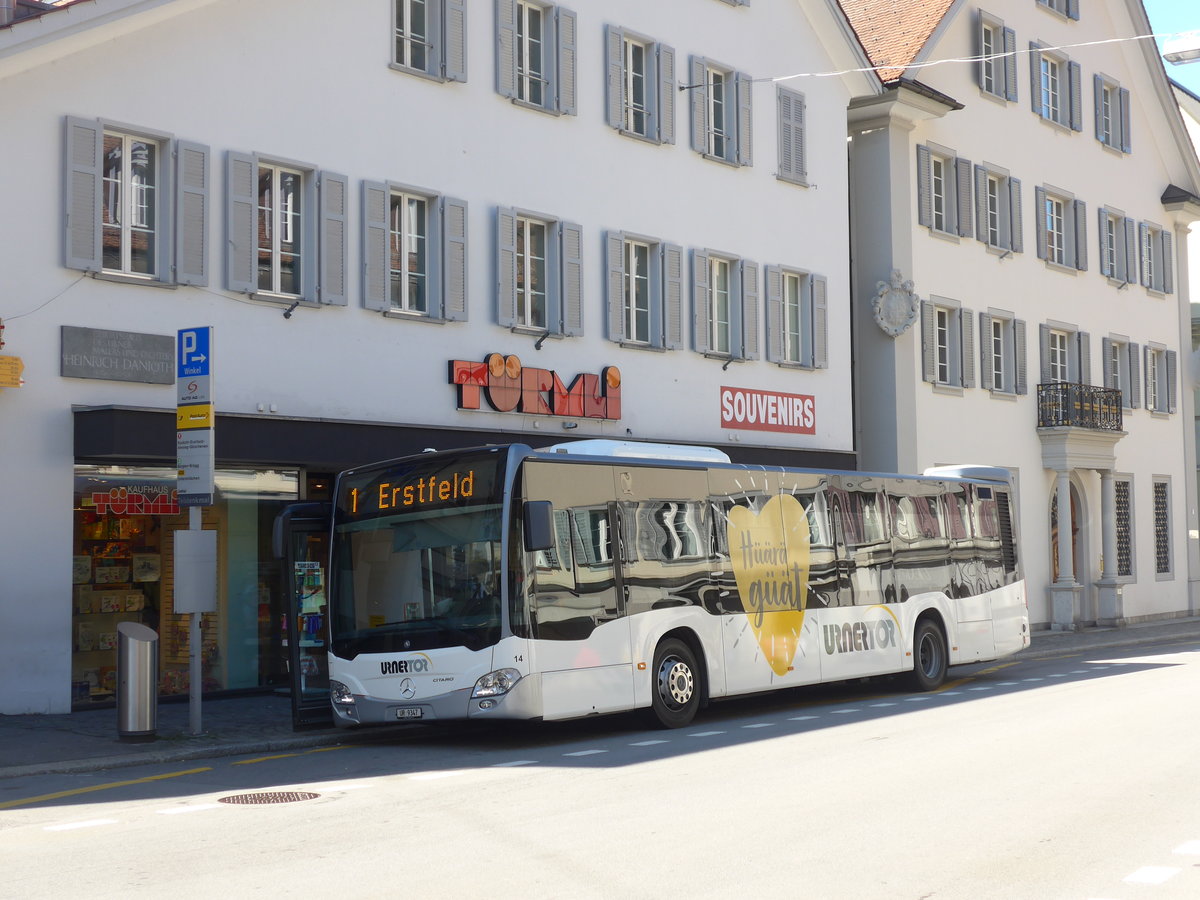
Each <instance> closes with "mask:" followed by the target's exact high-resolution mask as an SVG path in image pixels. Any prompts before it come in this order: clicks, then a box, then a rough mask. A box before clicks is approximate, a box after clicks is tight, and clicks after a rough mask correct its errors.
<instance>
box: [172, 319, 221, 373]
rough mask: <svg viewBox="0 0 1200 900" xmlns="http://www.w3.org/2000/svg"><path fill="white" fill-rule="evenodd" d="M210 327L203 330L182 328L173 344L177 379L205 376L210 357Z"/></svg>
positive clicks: (207, 371)
mask: <svg viewBox="0 0 1200 900" xmlns="http://www.w3.org/2000/svg"><path fill="white" fill-rule="evenodd" d="M211 346H212V326H211V325H209V326H206V327H204V328H182V329H180V331H179V334H178V337H177V339H176V343H175V364H176V373H175V375H176V377H177V378H196V377H198V376H207V375H208V374H209V366H210V364H211V361H212V355H211V353H210V352H209V349H210V348H211Z"/></svg>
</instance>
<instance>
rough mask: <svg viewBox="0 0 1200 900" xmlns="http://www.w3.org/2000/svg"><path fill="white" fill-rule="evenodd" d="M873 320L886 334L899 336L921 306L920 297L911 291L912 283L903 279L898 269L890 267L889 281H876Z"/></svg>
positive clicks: (913, 320)
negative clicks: (890, 278) (890, 277)
mask: <svg viewBox="0 0 1200 900" xmlns="http://www.w3.org/2000/svg"><path fill="white" fill-rule="evenodd" d="M877 284H878V289H877V290H876V292H875V300H874V301H873V303H872V306H873V307H874V309H875V321H876V323H877V324H878V325H879V327H880V328H882V329H883V330H884V332H885V333H886V334H890V335H891V336H892V337H899V336H900V335H902V334H904V332H905V331H907V330H908V327H909V326H910V325H912V323H913V322H915V321H917V315H918V313H919V312H920V308H921V298H920V297H918V296H917V295H916V293H915V292H914V291H913V283H912V282H911V281H905V280H904V276H903V275H901V274H900V270H899V269H892V280H891V282H887V281H880V282H877Z"/></svg>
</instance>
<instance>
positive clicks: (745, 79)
mask: <svg viewBox="0 0 1200 900" xmlns="http://www.w3.org/2000/svg"><path fill="white" fill-rule="evenodd" d="M688 72H689V76H690V80H689V83H688V89H689V91H688V92H689V95H690V103H689V106H690V110H691V141H692V149H693V150H695V151H696V152H697V153H699V154H700V155H701V156H703V157H704V158H705V159H711V160H713V161H714V162H720V163H724V164H725V165H729V166H749V165H752V164H753V123H754V119H753V92H752V89H753V86H754V82H753V79H751V78H750V76H749V75H747V74H746V73H745V72H738V71H736V70H735V69H734V68H733V67H732V66H727V65H725V64H724V63H719V62H717V61H715V60H712V59H708V58H707V57H703V56H692V57H690V58H689V66H688ZM714 78H720V80H721V86H722V90H721V98H720V101H719V102H720V103H721V119H722V128H721V129H720V131H718V130H717V129H716V128H715V127H714V125H713V120H714V118H715V116H714V104H715V103H716V102H718V101H717V98H716V97H714V96H713V93H714V92H713V90H712V86H713V83H714V82H713V81H712V79H714ZM718 136H719V137H720V138H721V139H722V141H723V143H722V144H721V146H720V147H718V145H717V143H716V139H717V137H718ZM718 150H719V151H720V152H718Z"/></svg>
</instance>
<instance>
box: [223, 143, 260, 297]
mask: <svg viewBox="0 0 1200 900" xmlns="http://www.w3.org/2000/svg"><path fill="white" fill-rule="evenodd" d="M257 183H258V158H257V157H256V156H255V155H254V154H252V153H239V152H237V151H236V150H230V151H229V152H228V153H227V154H226V157H225V198H226V199H225V217H226V229H225V230H226V240H227V247H228V249H227V250H226V253H225V287H226V288H227V289H228V290H230V291H235V292H237V293H242V294H253V293H254V292H255V291H257V290H258V272H257V269H256V265H255V263H256V259H257V255H258V252H257V251H258V244H257V240H256V237H255V235H256V233H257V211H258V199H257V196H256V195H255V188H256V186H257Z"/></svg>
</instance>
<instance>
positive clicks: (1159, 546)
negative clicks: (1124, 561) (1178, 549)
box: [1154, 477, 1172, 575]
mask: <svg viewBox="0 0 1200 900" xmlns="http://www.w3.org/2000/svg"><path fill="white" fill-rule="evenodd" d="M1171 572H1172V567H1171V482H1170V479H1167V478H1161V477H1156V478H1155V479H1154V574H1155V575H1170V574H1171Z"/></svg>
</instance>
